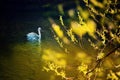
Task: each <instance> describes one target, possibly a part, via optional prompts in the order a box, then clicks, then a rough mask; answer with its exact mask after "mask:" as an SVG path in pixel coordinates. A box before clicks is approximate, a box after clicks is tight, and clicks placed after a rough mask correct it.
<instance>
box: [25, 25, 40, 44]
mask: <svg viewBox="0 0 120 80" xmlns="http://www.w3.org/2000/svg"><path fill="white" fill-rule="evenodd" d="M27 40H28V41H30V42H39V44H40V43H41V28H40V27H39V28H38V34H37V33H35V32H30V33H28V34H27Z"/></svg>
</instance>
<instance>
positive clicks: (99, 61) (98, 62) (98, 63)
mask: <svg viewBox="0 0 120 80" xmlns="http://www.w3.org/2000/svg"><path fill="white" fill-rule="evenodd" d="M118 48H120V45H118V46H117V47H116V48H114V49H113V50H111V51H110V52H109V53H108V54H106V55H105V56H104V57H103V58H102V59H99V60H97V64H96V65H95V67H94V68H93V69H91V70H89V71H88V72H87V74H89V73H90V72H92V71H94V70H95V69H96V68H97V67H98V66H99V65H100V64H101V62H102V61H103V60H104V59H105V58H107V57H108V56H110V55H111V54H112V53H113V52H115V51H116V50H117V49H118Z"/></svg>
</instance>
